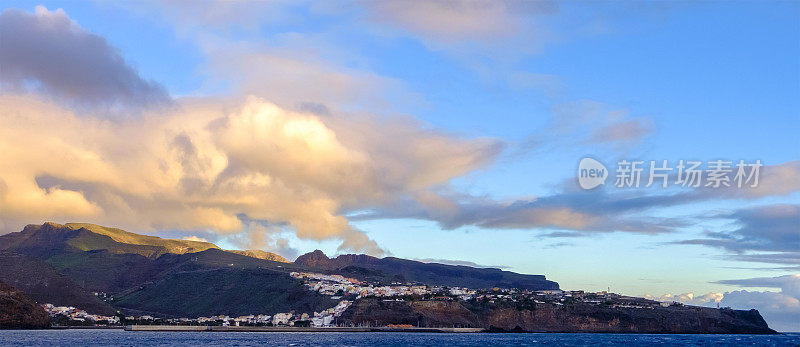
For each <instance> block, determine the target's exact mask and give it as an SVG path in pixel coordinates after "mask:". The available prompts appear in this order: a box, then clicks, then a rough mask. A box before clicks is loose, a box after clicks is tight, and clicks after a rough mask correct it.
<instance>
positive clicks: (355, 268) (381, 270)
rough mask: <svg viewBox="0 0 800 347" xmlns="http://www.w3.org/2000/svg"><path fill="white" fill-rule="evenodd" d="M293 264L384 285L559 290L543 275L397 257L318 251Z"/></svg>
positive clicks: (299, 258) (301, 257)
mask: <svg viewBox="0 0 800 347" xmlns="http://www.w3.org/2000/svg"><path fill="white" fill-rule="evenodd" d="M294 263H295V265H299V266H302V267H307V268H312V269H318V270H321V271H328V272H336V273H339V274H342V275H349V276H352V277H355V278H360V279H363V280H371V281H381V282H401V283H407V282H416V283H423V284H428V285H439V286H450V287H469V288H493V287H500V288H519V289H530V290H550V289H558V283H556V282H553V281H549V280H547V279H546V278H545V276H543V275H525V274H518V273H515V272H511V271H503V270H500V269H493V268H473V267H469V266H461V265H445V264H437V263H423V262H420V261H414V260H407V259H400V258H394V257H386V258H376V257H372V256H368V255H364V254H345V255H340V256H338V257H336V258H329V257H328V256H326V255H325V253H323V252H322V251H320V250H315V251H313V252H311V253H306V254H303V255H301V256H300V257H298V258H297V260H295V262H294Z"/></svg>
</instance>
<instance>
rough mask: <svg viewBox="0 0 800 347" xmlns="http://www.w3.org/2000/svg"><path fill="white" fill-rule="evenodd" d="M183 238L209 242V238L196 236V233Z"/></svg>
mask: <svg viewBox="0 0 800 347" xmlns="http://www.w3.org/2000/svg"><path fill="white" fill-rule="evenodd" d="M183 240H186V241H197V242H208V240H206V239H204V238H202V237H197V236H194V235H193V236H186V237H184V238H183Z"/></svg>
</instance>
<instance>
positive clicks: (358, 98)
mask: <svg viewBox="0 0 800 347" xmlns="http://www.w3.org/2000/svg"><path fill="white" fill-rule="evenodd" d="M202 45H203V47H204V50H205V51H206V52H207V53H208V55H209V63H208V64H207V66H206V69H207V71H208V74H209V77H211V78H212V79H213V80H216V81H221V82H224V83H227V84H230V85H232V86H233V91H234V92H235V93H237V94H239V95H257V96H260V97H263V98H266V99H268V100H270V101H272V102H274V103H276V104H278V105H281V106H284V107H295V106H297V105H308V104H315V105H322V106H334V107H335V108H337V109H346V110H350V111H355V110H365V109H377V108H383V109H385V108H386V107H387V106H388V105H393V103H397V102H401V103H403V104H421V103H422V102H423V101H422V98H421V97H420V96H419V95H416V94H414V93H411V92H409V91H408V90H407V88H405V86H404V84H403V83H402V82H401V81H399V80H397V79H394V78H389V77H386V76H382V75H379V74H376V73H374V72H371V71H369V70H368V69H367V68H366V67H365V66H363V64H359V63H356V64H353V63H352V62H353V61H355V62H358V61H359V58H357V57H354V56H353V55H352V54H351V53H349V52H343V51H341V50H340V49H338V48H336V47H333V46H331V45H330V44H328V43H327V42H325V40H324V39H323V38H318V37H316V36H314V35H310V34H300V33H290V34H279V35H275V36H273V37H272V38H271V39H270V40H255V42H251V41H229V40H226V39H222V38H215V39H213V40H208V39H207V37H204V38H203V44H202ZM344 60H347V61H350V62H351V63H349V64H347V63H345V62H343V61H344Z"/></svg>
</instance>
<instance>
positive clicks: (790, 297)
mask: <svg viewBox="0 0 800 347" xmlns="http://www.w3.org/2000/svg"><path fill="white" fill-rule="evenodd" d="M714 283H719V284H727V285H735V286H740V287H762V288H763V287H766V288H780V292H773V291H747V290H736V291H730V292H725V293H708V294H705V295H701V296H695V295H694V293H685V294H680V295H673V294H664V295H662V296H660V297H653V296H651V295H645V297H646V298H648V299H653V300H659V301H667V302H670V301H677V302H682V303H684V304H688V305H697V306H712V307H713V306H716V305H717V304H719V306H720V307H731V308H733V309H739V310H749V309H752V308H755V309H757V310H758V311H759V312H760V313H761V315H762V316H763V317H764V319H765V320H766V321H767V323H768V324H769V326H770V327H771V328H772V329H775V330H777V331H782V332H797V331H800V325H799V324H798V322H800V274H792V275H784V276H778V277H760V278H749V279H740V280H722V281H716V282H714Z"/></svg>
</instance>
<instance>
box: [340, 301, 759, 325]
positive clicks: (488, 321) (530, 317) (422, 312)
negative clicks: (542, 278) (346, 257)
mask: <svg viewBox="0 0 800 347" xmlns="http://www.w3.org/2000/svg"><path fill="white" fill-rule="evenodd" d="M467 306H469V308H468V307H466V306H465V305H464V304H462V303H461V302H454V301H413V302H405V301H381V300H377V299H361V300H358V301H357V302H355V303H354V304H353V305H352V306H351V307H350V308H349V309H348V310H347V311H345V312H344V314H343V315H342V317H341V319H340V322H341V321H345V322H352V323H353V324H356V325H359V324H371V325H375V324H377V325H387V324H411V325H414V326H422V327H453V326H455V327H473V328H485V329H491V330H497V331H527V332H608V333H681V334H695V333H707V334H738V333H748V334H770V333H775V331H773V330H772V329H770V328H769V327H768V326H767V323H766V322H765V321H764V319H763V318H762V317H761V315H760V314H759V313H758V311H756V310H750V311H737V310H729V309H722V310H720V309H713V308H705V307H665V308H653V309H643V308H610V307H602V306H598V305H589V304H575V305H569V306H567V307H564V306H556V305H552V304H537V305H536V306H535V307H534V308H533V309H518V308H516V307H508V306H503V305H493V304H471V305H467Z"/></svg>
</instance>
